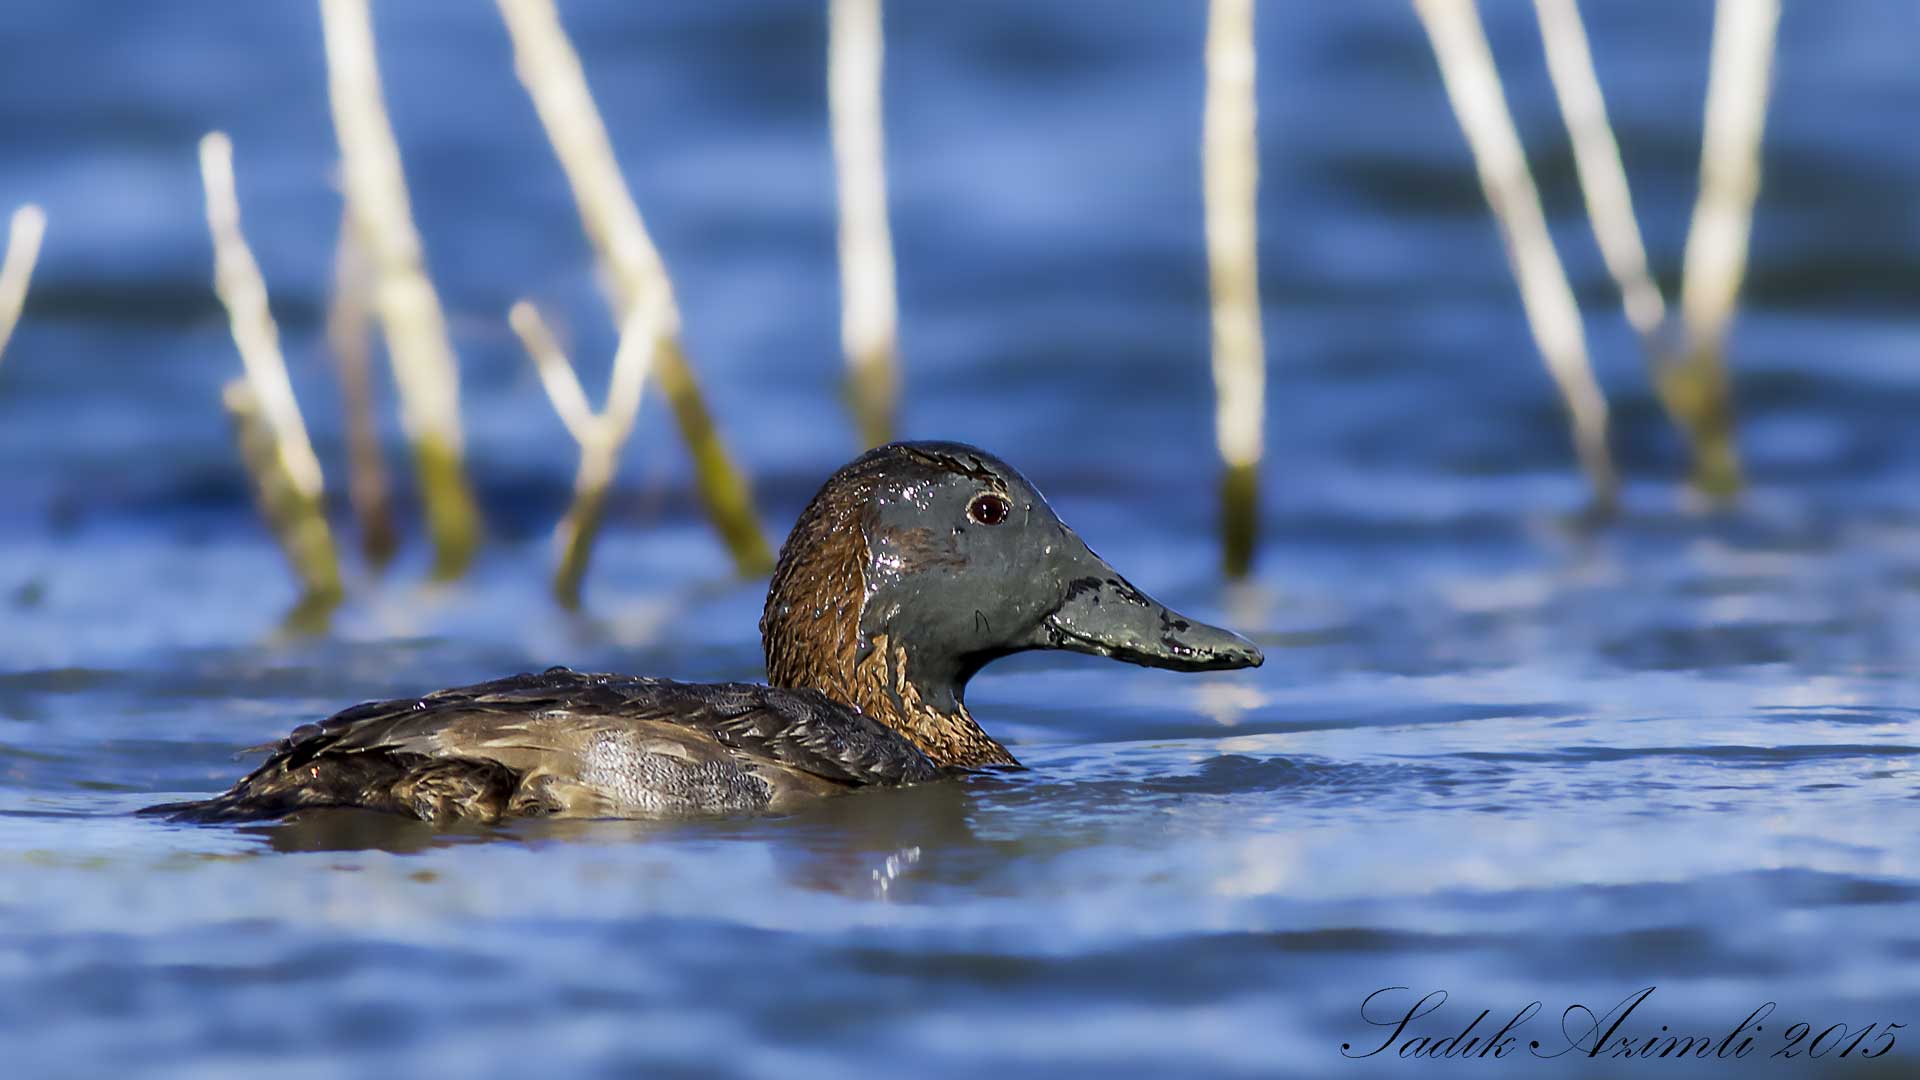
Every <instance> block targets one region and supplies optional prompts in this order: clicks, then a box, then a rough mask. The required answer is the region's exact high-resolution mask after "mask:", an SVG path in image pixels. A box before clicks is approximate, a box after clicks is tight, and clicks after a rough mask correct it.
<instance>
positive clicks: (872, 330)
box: [827, 0, 900, 446]
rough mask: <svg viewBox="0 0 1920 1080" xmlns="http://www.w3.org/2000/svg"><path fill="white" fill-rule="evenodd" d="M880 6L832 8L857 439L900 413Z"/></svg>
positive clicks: (885, 436) (852, 2)
mask: <svg viewBox="0 0 1920 1080" xmlns="http://www.w3.org/2000/svg"><path fill="white" fill-rule="evenodd" d="M880 3H881V0H832V6H831V8H830V11H829V16H828V18H829V31H828V45H827V103H828V112H829V117H830V120H831V123H832V129H833V161H834V168H835V170H836V173H837V175H838V177H839V197H840V341H841V346H842V348H843V349H844V350H845V352H846V356H847V375H848V387H849V393H850V396H851V397H852V401H853V412H854V418H855V420H856V421H857V422H858V424H859V426H860V432H861V437H862V439H863V440H864V441H865V442H866V444H867V445H868V446H877V445H879V444H880V443H884V442H886V441H888V440H889V439H891V438H892V437H893V428H894V417H895V413H896V411H897V409H898V407H899V404H898V403H899V396H900V372H899V325H900V311H899V300H898V298H897V296H896V294H895V287H894V267H893V236H892V233H891V230H890V229H889V227H888V224H887V171H886V137H885V130H884V124H883V123H882V112H881V106H880V102H881V72H882V69H883V68H882V65H883V50H884V48H885V41H884V38H883V36H882V32H881V16H880Z"/></svg>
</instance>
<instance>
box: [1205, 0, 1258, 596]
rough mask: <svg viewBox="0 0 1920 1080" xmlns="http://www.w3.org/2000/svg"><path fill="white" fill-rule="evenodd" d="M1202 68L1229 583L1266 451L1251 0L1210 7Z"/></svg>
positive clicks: (1247, 557) (1243, 549) (1247, 534)
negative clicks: (1204, 79) (1205, 100)
mask: <svg viewBox="0 0 1920 1080" xmlns="http://www.w3.org/2000/svg"><path fill="white" fill-rule="evenodd" d="M1206 62H1207V102H1206V116H1205V125H1204V133H1203V146H1202V171H1203V175H1204V186H1205V190H1206V216H1207V263H1208V268H1209V274H1208V280H1209V283H1210V287H1211V291H1212V298H1213V384H1214V395H1215V409H1214V430H1215V437H1216V440H1217V441H1218V443H1219V447H1220V458H1221V461H1222V463H1223V464H1224V466H1225V469H1226V475H1225V480H1224V482H1223V483H1222V487H1221V525H1222V531H1221V536H1222V541H1223V561H1224V565H1225V569H1226V572H1227V573H1228V574H1229V575H1231V576H1234V577H1240V576H1243V575H1245V574H1246V573H1247V571H1248V570H1249V569H1250V568H1251V567H1252V565H1253V552H1254V545H1255V540H1256V536H1255V533H1256V530H1257V527H1258V523H1259V516H1260V514H1259V493H1260V484H1259V469H1260V458H1261V453H1262V451H1263V449H1264V446H1265V441H1266V438H1265V432H1264V430H1263V425H1264V424H1265V414H1266V392H1267V372H1266V341H1265V337H1264V335H1263V332H1262V330H1261V325H1260V278H1259V252H1258V246H1257V244H1258V238H1259V231H1260V223H1259V212H1258V201H1259V182H1260V160H1259V156H1260V145H1259V134H1258V120H1259V117H1258V114H1257V112H1256V111H1255V104H1254V102H1255V98H1254V79H1255V68H1256V59H1255V55H1254V43H1253V0H1212V4H1211V7H1210V9H1209V13H1208V17H1207V54H1206Z"/></svg>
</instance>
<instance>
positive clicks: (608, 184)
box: [499, 0, 773, 574]
mask: <svg viewBox="0 0 1920 1080" xmlns="http://www.w3.org/2000/svg"><path fill="white" fill-rule="evenodd" d="M499 6H500V14H501V17H502V18H503V19H504V20H505V22H506V26H507V32H508V35H509V36H510V37H512V39H513V49H514V69H515V71H516V72H517V73H518V74H519V76H520V81H521V82H522V83H523V84H524V85H525V86H526V88H527V94H528V96H529V97H531V98H532V99H533V105H534V110H535V111H536V112H537V113H539V116H540V121H541V123H542V125H544V126H545V128H546V131H547V138H548V139H549V141H551V142H552V144H553V151H554V156H555V157H557V158H559V160H560V165H561V167H562V168H563V169H564V170H565V172H566V174H567V182H568V183H569V185H571V187H572V188H573V196H574V203H575V205H576V207H577V208H578V209H579V212H580V220H581V224H582V226H583V227H584V229H585V231H586V234H587V237H588V239H589V240H590V241H591V242H592V243H593V246H594V250H595V251H596V252H597V253H598V257H599V260H600V263H601V265H602V267H603V268H604V269H605V270H606V272H607V274H608V277H609V278H610V279H611V281H612V285H613V290H612V291H613V306H614V309H615V314H616V321H618V322H619V323H620V324H621V325H622V326H623V327H624V326H626V325H627V324H628V323H629V322H630V321H631V320H632V319H633V317H634V315H635V313H636V311H637V310H639V309H641V308H650V309H652V311H654V312H657V315H650V316H649V318H650V319H652V320H653V321H654V324H655V329H654V331H653V340H654V346H655V352H654V355H653V358H652V365H653V369H654V370H655V371H656V372H658V375H659V380H660V389H661V392H662V393H664V394H665V395H666V397H667V401H668V403H669V404H670V405H671V406H672V408H673V413H674V418H675V420H676V421H677V423H678V425H679V428H680V434H681V437H682V439H683V440H684V441H685V442H686V444H687V448H688V450H689V451H690V452H691V454H692V456H693V468H694V482H695V485H696V487H697V488H698V490H699V492H700V498H701V501H702V503H703V504H704V506H705V507H706V510H707V515H708V517H709V518H710V519H711V520H712V521H713V524H714V528H715V529H716V530H717V531H718V532H719V533H720V536H721V539H722V540H723V541H724V542H725V543H726V545H727V548H728V550H729V551H730V552H731V553H732V555H733V559H734V563H735V565H736V566H737V567H738V568H739V570H740V572H741V573H743V574H762V573H766V572H767V571H768V570H770V569H771V568H772V566H773V551H772V549H771V548H770V547H768V545H767V539H766V534H765V533H764V532H763V531H762V530H761V527H760V521H759V519H758V517H757V516H756V515H755V513H754V509H753V495H752V491H751V489H750V487H749V485H748V481H747V477H746V474H745V473H744V472H743V471H742V470H741V469H740V468H739V466H738V465H737V464H736V463H735V462H734V461H733V458H732V455H731V454H729V453H728V451H727V448H726V446H725V444H724V443H722V442H721V439H720V435H719V432H718V430H717V429H716V428H715V426H714V423H713V418H712V415H711V414H710V413H709V412H708V411H707V406H706V401H705V398H704V397H703V396H702V394H701V393H700V388H699V384H698V383H697V382H696V381H695V378H694V374H693V368H692V365H690V364H689V363H688V362H687V357H686V353H685V350H684V349H683V348H682V346H681V344H680V310H679V306H678V304H677V303H676V302H675V301H674V298H673V284H672V282H671V281H670V280H669V279H668V277H667V271H666V265H665V264H664V263H663V262H662V261H661V259H660V253H659V251H658V250H657V249H655V247H654V246H653V241H652V239H651V238H650V237H649V236H648V235H647V230H646V226H645V224H644V223H643V222H642V221H641V218H640V210H639V208H638V207H637V206H635V205H634V202H633V196H632V194H631V193H630V192H629V191H628V190H627V182H626V179H625V178H624V177H623V176H622V175H621V173H620V166H619V162H618V161H617V159H616V158H615V157H614V153H613V144H612V143H611V142H610V141H609V140H608V138H607V129H606V125H605V123H604V122H603V121H602V120H601V118H600V110H599V107H598V106H597V105H595V104H594V100H593V95H592V93H591V92H590V91H589V90H588V88H587V80H586V73H585V72H584V71H583V70H582V69H581V66H580V57H579V55H578V54H577V53H576V52H575V51H574V48H573V44H572V42H570V41H569V40H568V38H567V34H566V30H565V29H564V28H563V27H562V26H561V25H560V16H559V13H558V12H557V11H556V10H555V9H554V5H553V3H552V0H499Z"/></svg>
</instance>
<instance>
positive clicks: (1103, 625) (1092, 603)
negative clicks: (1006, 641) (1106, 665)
mask: <svg viewBox="0 0 1920 1080" xmlns="http://www.w3.org/2000/svg"><path fill="white" fill-rule="evenodd" d="M1076 539H1077V538H1076ZM1078 546H1079V548H1080V550H1079V552H1077V553H1076V554H1075V557H1074V558H1073V560H1072V565H1071V567H1070V572H1069V573H1068V574H1067V575H1066V576H1065V580H1066V599H1065V600H1064V601H1063V602H1062V603H1061V604H1060V606H1059V607H1058V608H1055V609H1054V611H1053V613H1052V614H1050V615H1048V616H1047V617H1046V618H1045V619H1043V620H1041V623H1040V628H1039V636H1040V637H1041V640H1040V641H1039V642H1037V643H1036V644H1037V645H1038V646H1039V647H1040V648H1047V649H1066V650H1069V651H1071V652H1082V653H1089V654H1091V655H1093V656H1108V657H1112V658H1113V659H1115V660H1124V661H1126V662H1127V663H1129V664H1140V665H1142V666H1144V667H1156V668H1169V669H1171V670H1174V671H1225V670H1229V669H1232V668H1246V667H1259V666H1260V664H1261V662H1262V661H1263V660H1264V659H1265V657H1263V656H1261V654H1260V648H1259V646H1257V645H1255V644H1254V643H1253V642H1251V641H1248V640H1247V639H1246V638H1243V637H1241V636H1240V635H1239V634H1236V633H1234V632H1233V631H1231V630H1224V629H1221V628H1220V627H1218V626H1208V625H1207V624H1206V623H1203V622H1200V621H1198V620H1195V619H1189V618H1187V617H1186V616H1184V615H1181V614H1180V613H1179V612H1177V611H1174V610H1172V609H1171V608H1168V607H1167V606H1166V605H1165V604H1162V603H1161V602H1159V601H1158V600H1155V599H1154V598H1153V597H1151V596H1148V595H1147V594H1146V593H1143V592H1141V591H1140V590H1139V589H1136V588H1134V587H1133V585H1132V584H1130V583H1129V582H1128V581H1127V579H1126V578H1123V577H1121V576H1120V575H1119V573H1118V572H1116V571H1115V570H1114V569H1113V567H1111V566H1109V565H1107V563H1106V560H1104V559H1102V558H1100V556H1098V555H1095V554H1094V553H1093V552H1092V550H1090V549H1088V548H1087V547H1086V546H1085V545H1084V544H1080V545H1078Z"/></svg>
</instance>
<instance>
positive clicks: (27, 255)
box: [0, 203, 47, 357]
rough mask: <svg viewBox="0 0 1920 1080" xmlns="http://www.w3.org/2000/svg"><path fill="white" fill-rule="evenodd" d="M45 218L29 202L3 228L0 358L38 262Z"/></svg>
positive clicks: (0, 283)
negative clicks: (5, 241)
mask: <svg viewBox="0 0 1920 1080" xmlns="http://www.w3.org/2000/svg"><path fill="white" fill-rule="evenodd" d="M46 231H47V215H46V212H45V211H43V210H41V209H40V208H39V207H38V206H35V205H33V204H31V203H29V204H27V205H26V206H23V207H21V208H20V209H18V210H15V211H14V212H13V219H12V221H11V222H10V223H9V225H8V227H7V258H6V261H5V262H3V263H0V357H5V356H6V354H7V342H8V341H10V340H12V338H13V328H14V326H15V325H16V324H18V323H19V321H20V310H21V309H22V308H23V307H25V306H26V303H27V283H28V282H30V281H32V280H33V267H34V264H35V263H36V262H38V261H39V259H40V238H41V237H42V236H44V235H46Z"/></svg>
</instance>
